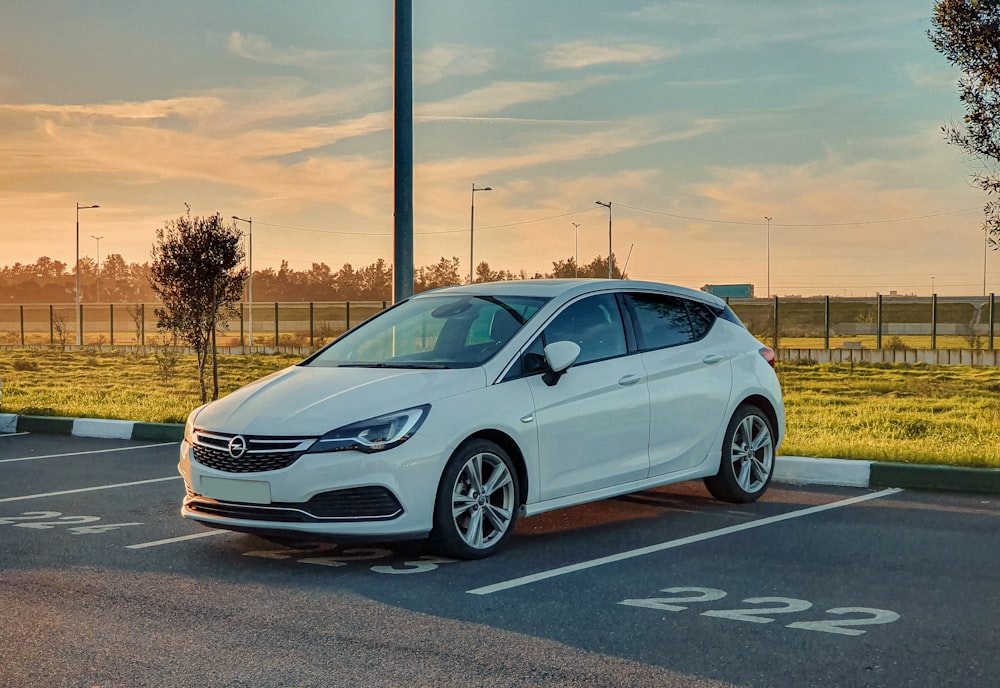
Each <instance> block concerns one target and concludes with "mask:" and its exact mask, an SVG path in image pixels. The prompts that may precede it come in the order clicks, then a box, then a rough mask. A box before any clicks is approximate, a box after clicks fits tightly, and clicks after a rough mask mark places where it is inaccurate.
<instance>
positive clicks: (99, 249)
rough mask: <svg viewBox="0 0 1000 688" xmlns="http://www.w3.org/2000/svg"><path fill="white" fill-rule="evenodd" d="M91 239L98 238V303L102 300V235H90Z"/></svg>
mask: <svg viewBox="0 0 1000 688" xmlns="http://www.w3.org/2000/svg"><path fill="white" fill-rule="evenodd" d="M90 238H91V239H97V303H100V302H101V239H103V238H104V237H102V236H94V235H93V234H91V235H90Z"/></svg>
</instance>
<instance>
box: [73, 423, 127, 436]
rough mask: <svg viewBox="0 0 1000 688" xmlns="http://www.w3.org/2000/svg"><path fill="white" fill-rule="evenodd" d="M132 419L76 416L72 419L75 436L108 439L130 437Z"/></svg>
mask: <svg viewBox="0 0 1000 688" xmlns="http://www.w3.org/2000/svg"><path fill="white" fill-rule="evenodd" d="M133 426H135V422H134V421H130V420H128V421H126V420H106V419H101V418H77V419H76V420H74V421H73V433H72V434H73V435H74V436H75V437H100V438H103V439H110V440H130V439H132V428H133Z"/></svg>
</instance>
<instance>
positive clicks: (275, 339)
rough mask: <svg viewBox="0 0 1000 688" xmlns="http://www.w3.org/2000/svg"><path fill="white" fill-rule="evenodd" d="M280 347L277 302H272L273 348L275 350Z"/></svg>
mask: <svg viewBox="0 0 1000 688" xmlns="http://www.w3.org/2000/svg"><path fill="white" fill-rule="evenodd" d="M279 346H281V340H280V339H279V338H278V302H277V301H275V302H274V348H275V349H277V348H278V347H279Z"/></svg>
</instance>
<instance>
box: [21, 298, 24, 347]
mask: <svg viewBox="0 0 1000 688" xmlns="http://www.w3.org/2000/svg"><path fill="white" fill-rule="evenodd" d="M21 346H24V306H23V305H22V306H21Z"/></svg>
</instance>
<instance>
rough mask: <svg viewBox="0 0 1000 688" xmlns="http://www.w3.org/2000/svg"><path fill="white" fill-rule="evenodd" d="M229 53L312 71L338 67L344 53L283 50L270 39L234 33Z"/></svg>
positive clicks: (230, 35) (229, 43) (266, 62)
mask: <svg viewBox="0 0 1000 688" xmlns="http://www.w3.org/2000/svg"><path fill="white" fill-rule="evenodd" d="M226 47H227V49H228V50H229V53H230V54H232V55H235V56H237V57H242V58H244V59H247V60H253V61H254V62H262V63H264V64H272V65H283V66H291V67H307V68H310V69H329V68H331V67H334V66H337V64H338V60H340V59H342V55H343V53H338V52H337V51H333V50H303V49H300V48H289V49H285V50H282V49H280V48H277V47H275V45H274V44H273V43H271V41H270V40H269V39H267V38H266V37H264V36H259V35H256V34H242V33H240V32H238V31H233V32H232V33H230V34H229V39H228V41H227V43H226Z"/></svg>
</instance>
